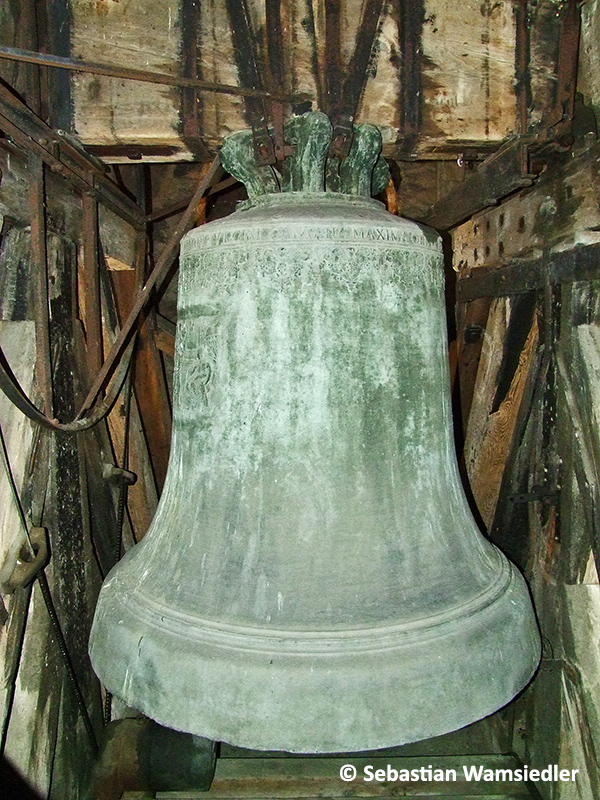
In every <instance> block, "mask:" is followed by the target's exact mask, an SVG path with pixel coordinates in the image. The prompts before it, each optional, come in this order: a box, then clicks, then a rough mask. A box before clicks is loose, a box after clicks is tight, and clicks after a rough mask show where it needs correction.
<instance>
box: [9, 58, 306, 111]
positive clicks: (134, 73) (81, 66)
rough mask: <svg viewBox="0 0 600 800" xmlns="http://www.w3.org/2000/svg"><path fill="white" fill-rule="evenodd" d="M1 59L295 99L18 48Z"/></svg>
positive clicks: (202, 89) (221, 91)
mask: <svg viewBox="0 0 600 800" xmlns="http://www.w3.org/2000/svg"><path fill="white" fill-rule="evenodd" d="M0 59H8V60H9V61H22V62H25V63H27V64H42V65H44V66H47V67H56V68H57V69H68V70H71V71H72V72H87V73H89V74H91V75H106V76H107V77H109V78H124V79H125V80H130V81H142V82H145V83H156V84H166V85H167V86H179V87H184V88H190V89H197V90H199V91H204V92H218V93H220V94H232V95H241V96H242V97H264V98H272V99H275V100H283V101H286V100H288V101H290V100H293V99H294V98H291V97H290V96H289V95H283V94H280V93H279V92H277V93H274V92H270V91H267V90H266V89H250V88H246V87H242V86H233V85H231V84H228V83H214V82H212V81H203V80H200V79H199V78H186V77H184V76H182V75H167V74H166V73H163V72H151V71H147V70H142V69H132V68H131V67H115V66H112V65H110V64H97V63H93V62H90V61H79V60H77V59H74V58H65V57H63V56H53V55H48V54H47V53H37V52H35V51H33V50H22V49H21V48H19V47H0Z"/></svg>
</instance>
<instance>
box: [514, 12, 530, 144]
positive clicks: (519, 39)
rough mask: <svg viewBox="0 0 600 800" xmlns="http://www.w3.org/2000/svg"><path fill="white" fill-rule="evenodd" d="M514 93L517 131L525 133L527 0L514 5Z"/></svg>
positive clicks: (527, 39)
mask: <svg viewBox="0 0 600 800" xmlns="http://www.w3.org/2000/svg"><path fill="white" fill-rule="evenodd" d="M515 18H516V46H515V93H516V96H517V122H518V130H519V133H521V134H524V133H527V126H528V123H529V106H530V105H531V74H530V71H529V60H530V48H531V44H530V33H529V0H518V2H517V3H516V5H515Z"/></svg>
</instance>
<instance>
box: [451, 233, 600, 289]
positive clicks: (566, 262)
mask: <svg viewBox="0 0 600 800" xmlns="http://www.w3.org/2000/svg"><path fill="white" fill-rule="evenodd" d="M599 278H600V244H593V245H588V246H587V247H584V246H583V247H575V248H573V249H572V250H563V251H560V252H558V253H552V254H550V255H549V256H548V260H547V263H546V264H543V262H542V261H540V259H535V260H532V261H521V262H519V263H514V264H510V265H508V266H505V267H502V268H501V269H494V268H490V267H478V268H475V269H469V270H465V271H464V272H463V273H461V275H460V278H459V280H458V281H457V289H456V294H457V300H458V301H459V302H468V301H471V300H476V299H477V298H482V297H507V296H509V295H521V294H527V293H528V292H531V291H534V290H537V289H541V288H542V287H543V286H544V284H545V282H546V281H548V282H549V283H550V284H551V285H557V284H562V283H573V282H574V281H585V280H588V281H590V280H598V279H599Z"/></svg>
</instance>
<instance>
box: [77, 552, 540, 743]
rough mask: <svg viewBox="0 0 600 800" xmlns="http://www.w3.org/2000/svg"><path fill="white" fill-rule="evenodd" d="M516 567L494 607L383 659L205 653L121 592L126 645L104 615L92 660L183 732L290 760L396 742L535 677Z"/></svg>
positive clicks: (536, 655) (507, 696)
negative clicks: (150, 620) (141, 614)
mask: <svg viewBox="0 0 600 800" xmlns="http://www.w3.org/2000/svg"><path fill="white" fill-rule="evenodd" d="M507 563H508V562H507ZM509 570H510V573H511V578H510V581H509V583H508V586H507V588H506V591H505V592H504V593H502V594H501V595H500V596H499V597H497V599H496V602H494V603H491V604H488V605H486V606H485V607H483V608H481V609H480V610H479V613H473V614H471V615H469V616H468V617H464V618H462V624H460V625H452V624H446V625H445V626H439V628H440V631H439V636H425V637H422V638H420V639H412V640H410V641H407V640H403V641H398V642H397V645H396V647H395V648H394V649H388V650H387V651H385V650H384V651H378V650H377V649H372V650H368V651H365V650H363V651H358V652H355V651H354V650H353V649H352V648H351V646H349V648H348V650H346V651H345V652H339V653H333V652H329V653H322V654H315V653H304V654H298V653H286V652H276V651H273V652H272V653H271V657H269V654H266V653H264V652H257V651H252V650H248V651H246V652H243V653H242V652H240V651H239V650H237V649H236V648H229V647H227V646H223V645H217V646H215V645H214V644H209V645H207V646H206V647H205V648H204V649H201V650H198V648H197V646H196V643H194V645H193V647H191V648H190V647H189V646H187V643H186V641H185V640H184V639H183V637H182V636H181V635H178V634H175V635H173V631H169V632H168V633H167V632H165V631H163V630H157V629H156V628H155V629H154V632H152V631H151V630H149V629H148V627H147V626H146V625H144V626H143V627H140V626H139V624H137V625H136V623H139V620H137V619H136V618H135V617H134V618H133V620H132V617H131V616H129V615H128V613H127V612H128V611H129V608H130V606H129V605H127V600H128V599H129V598H124V597H122V596H121V597H120V598H118V601H119V602H118V606H119V609H120V610H119V617H120V620H121V622H122V623H123V624H122V626H118V625H116V621H117V620H116V617H115V616H114V612H115V610H116V604H115V602H114V601H115V598H114V597H112V598H110V600H109V608H108V611H109V614H108V617H110V616H112V623H113V625H112V628H113V631H114V628H115V627H116V628H118V629H119V628H120V634H119V635H120V636H121V637H123V638H122V640H121V643H120V644H121V646H120V647H117V646H114V645H113V646H112V647H110V646H109V645H108V642H107V636H106V634H107V633H108V628H109V627H111V620H110V619H107V618H106V615H104V618H103V619H101V620H100V621H99V620H98V619H95V620H94V627H95V628H96V630H95V632H93V634H92V641H91V646H90V656H91V660H92V665H93V667H94V669H95V671H96V673H97V674H98V676H99V677H100V679H101V681H102V682H103V683H104V685H105V686H106V687H107V689H108V690H109V691H111V692H112V693H113V694H114V695H115V696H117V697H119V698H120V699H121V700H123V702H125V703H126V704H127V705H129V706H131V707H133V708H136V709H138V710H139V711H141V712H142V713H144V714H146V715H147V716H149V717H151V718H152V719H155V720H156V721H157V722H159V723H160V724H162V725H166V726H167V727H171V728H175V729H177V730H184V731H188V732H190V733H193V734H195V735H198V736H203V737H206V738H211V739H214V740H218V741H225V742H229V743H231V744H234V745H237V746H241V747H250V748H252V749H256V750H281V751H286V752H292V753H338V752H360V751H365V750H375V749H380V748H384V747H393V746H400V745H402V744H406V743H408V742H414V741H419V740H422V739H427V738H430V737H432V736H439V735H443V734H444V733H448V732H449V731H453V730H458V729H459V728H462V727H464V726H465V725H468V724H470V723H472V722H474V721H476V720H479V719H482V718H484V717H486V716H488V715H489V714H491V713H493V712H495V711H497V710H498V709H500V708H502V707H503V706H504V705H506V704H507V703H508V702H510V701H511V700H512V699H513V698H514V697H515V696H516V695H517V694H519V692H520V691H521V690H522V689H523V688H524V687H525V686H526V685H527V684H528V683H529V682H530V680H531V678H532V677H533V675H534V674H535V671H536V669H537V667H538V664H539V660H540V657H541V644H540V636H539V629H538V627H537V623H536V621H535V616H534V614H533V611H532V609H531V600H530V596H529V592H528V589H527V586H526V584H525V581H524V579H523V577H522V576H521V575H520V573H519V572H518V571H517V569H516V568H515V567H514V565H511V564H509ZM114 588H120V587H114ZM111 606H112V608H111ZM125 609H127V610H125ZM111 610H112V611H113V614H112V615H111V614H110V611H111ZM128 616H129V619H127V617H128ZM132 622H133V625H132V624H131V623H132ZM126 623H127V624H126ZM94 634H95V635H94ZM94 639H95V641H94ZM188 639H189V636H188ZM142 640H143V641H144V644H143V645H142ZM438 642H439V644H438ZM96 648H98V649H97V650H96ZM394 650H395V652H394ZM116 653H118V657H117V656H116ZM165 653H166V654H168V658H165ZM498 657H500V660H499V661H498ZM274 661H275V666H273V664H274ZM313 669H314V672H313ZM189 670H191V673H190V671H189ZM281 675H284V676H285V677H284V678H283V679H282V680H279V676H281ZM273 681H275V683H273ZM357 681H358V682H357ZM465 685H466V686H468V687H470V690H469V691H468V692H467V694H465V691H464V689H465ZM167 687H168V689H167ZM348 695H349V696H350V697H351V701H348V700H347V699H345V698H347V696H348ZM290 697H291V699H290ZM294 698H295V700H294ZM246 703H248V707H246V705H245V704H246ZM340 706H341V707H340ZM347 717H348V718H351V719H350V721H349V722H346V718H347ZM340 726H342V727H343V728H344V730H343V731H342V732H340V730H339V728H340Z"/></svg>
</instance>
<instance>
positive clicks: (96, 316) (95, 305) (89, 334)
mask: <svg viewBox="0 0 600 800" xmlns="http://www.w3.org/2000/svg"><path fill="white" fill-rule="evenodd" d="M82 211H83V220H82V225H83V231H82V233H83V265H82V266H83V269H82V274H81V277H82V283H83V290H84V293H85V335H86V345H87V362H88V369H89V373H90V375H96V374H97V373H98V370H99V369H100V368H101V367H102V308H101V303H100V273H99V271H98V201H97V200H96V198H95V197H94V196H93V195H91V194H90V193H89V192H85V193H84V194H83V198H82Z"/></svg>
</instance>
